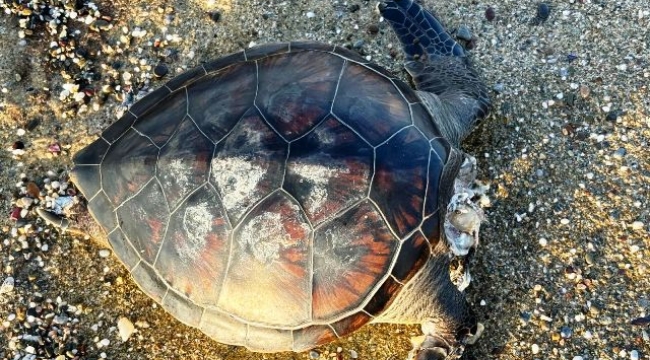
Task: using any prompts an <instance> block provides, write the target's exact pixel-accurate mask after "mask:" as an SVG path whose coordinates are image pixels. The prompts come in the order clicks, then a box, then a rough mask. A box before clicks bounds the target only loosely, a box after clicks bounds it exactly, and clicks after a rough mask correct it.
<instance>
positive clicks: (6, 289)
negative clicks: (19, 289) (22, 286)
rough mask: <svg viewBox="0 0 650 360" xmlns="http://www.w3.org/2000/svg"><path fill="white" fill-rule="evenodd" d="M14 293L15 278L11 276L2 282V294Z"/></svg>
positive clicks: (0, 289)
mask: <svg viewBox="0 0 650 360" xmlns="http://www.w3.org/2000/svg"><path fill="white" fill-rule="evenodd" d="M12 291H14V278H13V277H11V276H9V277H7V278H6V279H5V280H4V281H3V282H2V286H0V294H8V293H10V292H12Z"/></svg>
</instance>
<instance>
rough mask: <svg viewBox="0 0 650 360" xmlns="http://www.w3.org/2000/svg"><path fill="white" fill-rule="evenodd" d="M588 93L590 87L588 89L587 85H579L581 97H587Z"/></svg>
mask: <svg viewBox="0 0 650 360" xmlns="http://www.w3.org/2000/svg"><path fill="white" fill-rule="evenodd" d="M590 93H591V89H589V87H588V86H587V85H580V96H581V97H582V98H583V99H586V98H588V97H589V94H590Z"/></svg>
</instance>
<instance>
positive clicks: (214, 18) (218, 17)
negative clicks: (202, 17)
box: [208, 11, 221, 22]
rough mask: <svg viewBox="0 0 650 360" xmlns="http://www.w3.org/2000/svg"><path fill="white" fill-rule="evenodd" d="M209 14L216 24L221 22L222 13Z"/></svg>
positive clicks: (213, 12)
mask: <svg viewBox="0 0 650 360" xmlns="http://www.w3.org/2000/svg"><path fill="white" fill-rule="evenodd" d="M208 14H209V15H210V20H212V21H214V22H219V20H221V13H220V12H218V11H212V12H210V13H208Z"/></svg>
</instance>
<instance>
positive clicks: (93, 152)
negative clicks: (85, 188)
mask: <svg viewBox="0 0 650 360" xmlns="http://www.w3.org/2000/svg"><path fill="white" fill-rule="evenodd" d="M109 146H110V145H109V144H108V143H107V142H106V140H104V139H102V138H99V139H97V140H96V141H94V142H93V143H92V144H90V145H88V146H86V147H85V148H83V149H82V150H81V151H79V152H77V153H76V154H75V155H74V157H73V158H72V161H73V162H74V164H75V165H99V164H101V163H102V160H103V159H104V155H106V152H107V151H108V148H109Z"/></svg>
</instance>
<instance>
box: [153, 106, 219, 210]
mask: <svg viewBox="0 0 650 360" xmlns="http://www.w3.org/2000/svg"><path fill="white" fill-rule="evenodd" d="M213 152H214V145H213V144H212V142H211V141H210V140H208V139H207V138H206V137H205V136H203V134H201V132H200V131H199V129H198V128H197V127H196V125H194V123H193V122H192V121H191V120H190V119H189V118H185V120H183V121H182V122H181V124H180V125H179V126H178V129H177V131H176V133H175V134H174V135H173V136H172V137H171V139H169V142H168V143H167V144H166V145H165V146H164V147H163V148H162V149H161V150H160V154H159V156H158V162H157V163H156V174H157V175H156V176H157V177H158V180H159V181H160V184H161V185H162V188H163V191H164V193H165V196H166V198H167V202H168V204H169V208H170V209H174V208H176V206H178V204H179V203H180V202H181V201H182V200H183V198H185V197H186V196H187V195H188V194H189V193H190V192H192V191H194V189H196V188H197V187H198V186H199V185H201V184H203V183H205V182H206V181H207V179H208V172H209V171H210V160H211V159H212V154H213Z"/></svg>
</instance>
